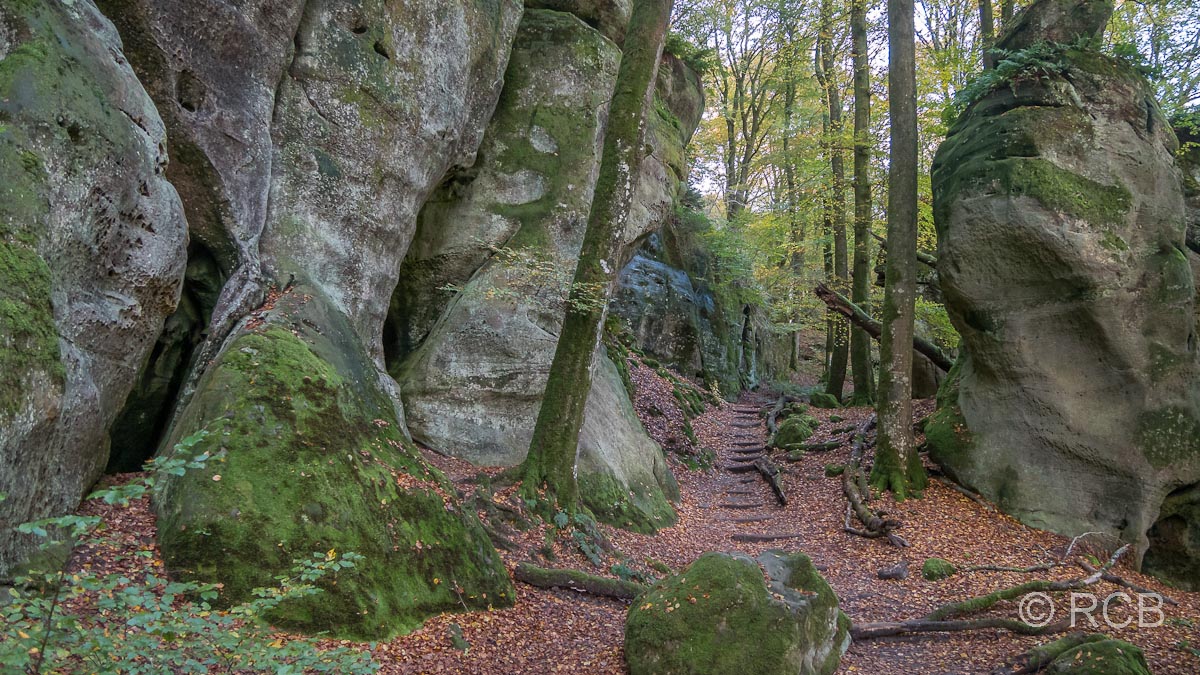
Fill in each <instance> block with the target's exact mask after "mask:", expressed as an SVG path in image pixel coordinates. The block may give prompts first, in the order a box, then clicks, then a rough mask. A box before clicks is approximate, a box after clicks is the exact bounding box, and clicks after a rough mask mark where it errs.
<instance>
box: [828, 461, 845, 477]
mask: <svg viewBox="0 0 1200 675" xmlns="http://www.w3.org/2000/svg"><path fill="white" fill-rule="evenodd" d="M843 473H846V465H845V464H826V465H825V477H826V478H833V477H835V476H840V475H842V474H843Z"/></svg>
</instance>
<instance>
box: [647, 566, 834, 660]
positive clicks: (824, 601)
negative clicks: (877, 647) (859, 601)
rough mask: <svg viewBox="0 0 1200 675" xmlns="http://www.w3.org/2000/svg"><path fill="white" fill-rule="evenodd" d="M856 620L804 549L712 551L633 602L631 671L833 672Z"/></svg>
mask: <svg viewBox="0 0 1200 675" xmlns="http://www.w3.org/2000/svg"><path fill="white" fill-rule="evenodd" d="M760 565H761V566H762V567H761V568H760ZM764 569H765V571H766V572H767V576H768V577H769V581H768V582H764V579H763V571H764ZM847 623H848V622H847V621H846V620H845V619H844V615H843V614H842V613H841V612H840V611H839V610H838V600H837V596H836V595H835V594H834V592H833V589H831V588H830V587H829V584H828V583H826V582H825V580H824V579H823V578H822V577H821V575H820V574H819V573H818V572H817V571H816V569H815V568H814V567H813V565H812V561H811V560H809V559H808V557H807V556H805V555H804V554H802V553H791V554H789V553H785V552H783V551H767V552H766V553H764V554H762V555H761V556H759V557H758V559H757V561H756V560H754V559H751V558H748V557H746V556H744V555H740V554H726V553H706V554H704V555H702V556H701V557H700V558H699V559H697V560H696V561H695V562H694V563H692V564H691V565H690V566H689V567H688V568H687V569H685V570H684V571H682V572H680V573H679V574H677V575H675V576H672V577H669V578H667V579H664V580H662V581H660V582H659V583H658V584H656V585H655V586H654V587H652V588H651V589H650V590H649V591H647V592H646V593H645V594H643V595H641V596H640V597H638V598H637V599H636V600H635V601H634V603H633V607H631V608H630V610H629V617H628V619H627V620H626V625H625V658H626V661H627V662H628V664H629V671H630V673H632V675H644V674H650V673H653V674H684V673H695V674H700V673H704V674H706V675H723V674H727V673H728V674H737V675H742V674H744V673H755V674H756V675H770V674H773V673H779V674H781V675H782V674H783V673H787V674H788V675H795V674H796V673H803V674H806V675H815V674H827V673H832V672H834V671H835V670H836V669H837V666H838V662H839V660H840V658H841V654H842V653H843V652H844V651H845V649H846V647H847V646H848V645H849V636H848V627H847Z"/></svg>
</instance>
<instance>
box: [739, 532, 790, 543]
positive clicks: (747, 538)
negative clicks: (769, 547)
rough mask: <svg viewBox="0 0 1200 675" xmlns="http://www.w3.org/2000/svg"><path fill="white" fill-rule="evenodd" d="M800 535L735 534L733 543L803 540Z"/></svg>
mask: <svg viewBox="0 0 1200 675" xmlns="http://www.w3.org/2000/svg"><path fill="white" fill-rule="evenodd" d="M803 538H804V535H802V534H735V535H733V540H734V541H741V542H752V541H779V540H781V539H803Z"/></svg>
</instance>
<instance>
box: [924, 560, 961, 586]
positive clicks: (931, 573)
mask: <svg viewBox="0 0 1200 675" xmlns="http://www.w3.org/2000/svg"><path fill="white" fill-rule="evenodd" d="M955 572H958V568H957V567H955V566H954V564H953V563H951V562H950V561H949V560H943V559H942V558H926V559H925V564H924V565H921V576H922V577H925V581H941V580H942V579H947V578H949V577H952V576H954V574H955Z"/></svg>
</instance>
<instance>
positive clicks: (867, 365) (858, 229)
mask: <svg viewBox="0 0 1200 675" xmlns="http://www.w3.org/2000/svg"><path fill="white" fill-rule="evenodd" d="M850 37H851V41H852V44H853V46H854V47H853V48H854V276H853V282H852V286H851V290H850V299H851V300H853V301H854V303H855V304H856V305H858V306H859V307H862V308H863V309H867V305H868V301H869V300H870V292H871V280H870V274H871V64H870V63H869V62H868V57H869V55H868V53H867V7H866V0H852V1H851V4H850ZM850 366H851V368H852V370H853V373H854V401H855V402H856V403H857V404H859V405H869V404H870V403H871V402H872V401H873V400H874V399H875V369H874V367H873V364H872V363H871V338H870V336H869V335H867V334H866V333H865V332H864V331H863V330H862V329H861V328H854V329H852V331H851V333H850Z"/></svg>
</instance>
